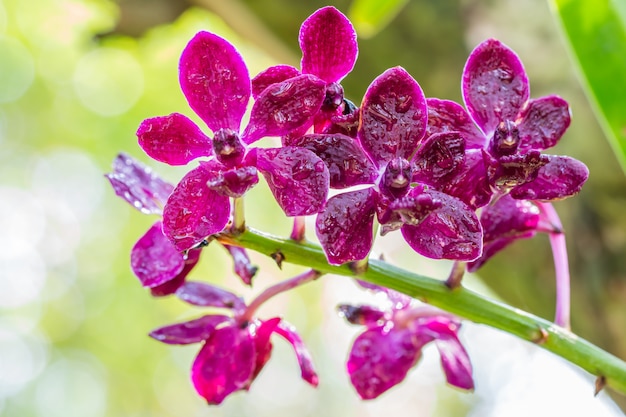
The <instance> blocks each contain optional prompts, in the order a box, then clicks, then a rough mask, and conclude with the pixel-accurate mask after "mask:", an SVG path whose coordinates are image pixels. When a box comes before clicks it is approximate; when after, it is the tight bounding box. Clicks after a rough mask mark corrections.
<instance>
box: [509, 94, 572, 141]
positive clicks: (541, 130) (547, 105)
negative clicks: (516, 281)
mask: <svg viewBox="0 0 626 417" xmlns="http://www.w3.org/2000/svg"><path fill="white" fill-rule="evenodd" d="M520 119H521V120H522V121H521V123H520V124H519V126H518V129H519V137H520V147H519V152H526V151H528V150H529V149H537V150H543V149H548V148H551V147H553V146H554V145H556V144H557V142H558V141H559V139H561V136H563V134H564V133H565V131H566V130H567V128H568V127H569V125H570V121H571V118H570V111H569V105H568V104H567V101H565V100H563V99H562V98H561V97H557V96H547V97H542V98H539V99H535V100H530V101H529V102H528V106H527V107H526V108H524V110H523V111H522V113H521V114H520Z"/></svg>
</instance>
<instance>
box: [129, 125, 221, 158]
mask: <svg viewBox="0 0 626 417" xmlns="http://www.w3.org/2000/svg"><path fill="white" fill-rule="evenodd" d="M137 138H138V139H139V146H141V148H142V149H143V150H144V151H145V152H146V153H147V154H148V155H149V156H150V157H151V158H153V159H156V160H157V161H160V162H165V163H166V164H169V165H185V164H187V163H188V162H189V161H192V160H194V159H196V158H199V157H201V156H210V155H211V154H212V153H213V152H212V147H211V139H209V138H208V137H207V136H206V135H205V134H204V133H202V131H201V130H200V129H199V128H198V126H196V124H195V123H194V122H192V121H191V120H189V119H188V118H187V117H185V116H183V115H182V114H180V113H172V114H170V115H169V116H162V117H153V118H151V119H146V120H144V121H143V122H141V125H139V129H137Z"/></svg>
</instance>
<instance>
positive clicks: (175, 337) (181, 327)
mask: <svg viewBox="0 0 626 417" xmlns="http://www.w3.org/2000/svg"><path fill="white" fill-rule="evenodd" d="M228 321H232V318H230V317H228V316H222V315H210V316H202V317H200V318H198V319H195V320H190V321H186V322H183V323H176V324H170V325H169V326H164V327H160V328H158V329H155V330H153V331H151V332H150V337H152V338H153V339H156V340H158V341H159V342H163V343H167V344H168V345H188V344H190V343H200V342H203V341H205V340H206V339H208V338H209V336H211V333H213V331H214V330H215V328H216V327H217V326H219V325H220V324H222V323H225V322H228Z"/></svg>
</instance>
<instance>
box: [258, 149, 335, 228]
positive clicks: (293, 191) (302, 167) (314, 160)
mask: <svg viewBox="0 0 626 417" xmlns="http://www.w3.org/2000/svg"><path fill="white" fill-rule="evenodd" d="M253 155H256V167H257V169H258V170H259V171H260V172H261V173H262V174H263V176H264V177H265V179H266V180H267V183H268V185H269V187H270V189H271V190H272V194H274V198H276V201H277V202H278V205H280V207H281V208H282V209H283V211H284V212H285V214H286V215H287V216H307V215H310V214H315V213H318V212H319V211H320V210H321V209H322V207H323V206H324V203H325V202H326V197H327V195H328V187H329V174H328V169H327V168H326V165H325V164H324V162H323V161H322V160H321V159H320V158H319V157H318V156H317V155H315V154H314V153H313V152H311V151H309V150H308V149H303V148H297V147H293V146H287V147H284V148H268V149H261V148H257V149H254V150H253Z"/></svg>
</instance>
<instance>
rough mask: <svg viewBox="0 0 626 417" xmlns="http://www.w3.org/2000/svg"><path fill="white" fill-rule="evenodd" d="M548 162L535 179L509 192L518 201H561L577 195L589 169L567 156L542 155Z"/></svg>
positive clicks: (587, 175)
mask: <svg viewBox="0 0 626 417" xmlns="http://www.w3.org/2000/svg"><path fill="white" fill-rule="evenodd" d="M544 157H546V158H548V160H549V162H548V163H547V164H546V165H545V166H543V167H541V168H540V169H539V172H538V174H537V177H536V178H535V179H534V180H532V181H530V182H527V183H525V184H523V185H520V186H518V187H515V188H513V189H512V190H511V196H512V197H513V198H516V199H519V200H542V201H554V200H562V199H564V198H567V197H571V196H573V195H575V194H577V193H578V192H579V191H580V190H581V188H582V186H583V184H584V183H585V181H587V178H588V177H589V169H587V166H586V165H585V164H583V163H582V162H580V161H578V160H576V159H574V158H570V157H569V156H553V155H544Z"/></svg>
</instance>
